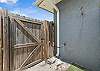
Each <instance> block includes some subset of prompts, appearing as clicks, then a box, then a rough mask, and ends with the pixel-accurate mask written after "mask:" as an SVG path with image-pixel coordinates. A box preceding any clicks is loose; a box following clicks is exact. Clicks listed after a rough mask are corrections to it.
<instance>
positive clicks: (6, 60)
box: [2, 10, 10, 71]
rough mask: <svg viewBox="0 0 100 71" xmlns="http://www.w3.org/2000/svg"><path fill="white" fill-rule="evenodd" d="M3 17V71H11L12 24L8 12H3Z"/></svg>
mask: <svg viewBox="0 0 100 71" xmlns="http://www.w3.org/2000/svg"><path fill="white" fill-rule="evenodd" d="M2 16H3V71H10V23H9V18H8V11H7V10H2Z"/></svg>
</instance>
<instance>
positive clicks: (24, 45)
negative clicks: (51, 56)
mask: <svg viewBox="0 0 100 71" xmlns="http://www.w3.org/2000/svg"><path fill="white" fill-rule="evenodd" d="M37 45H38V44H37V43H26V44H16V45H14V48H15V49H20V48H27V47H33V46H37Z"/></svg>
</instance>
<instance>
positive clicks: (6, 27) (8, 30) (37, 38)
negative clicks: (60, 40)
mask: <svg viewBox="0 0 100 71" xmlns="http://www.w3.org/2000/svg"><path fill="white" fill-rule="evenodd" d="M0 23H1V26H0V27H1V30H0V31H1V32H2V33H1V34H0V35H1V39H0V40H1V42H0V44H1V45H0V53H1V54H0V55H1V57H0V59H1V60H0V62H1V63H0V65H1V64H2V65H1V66H0V68H1V70H0V71H22V70H23V69H26V68H29V67H31V66H33V65H35V64H37V63H39V62H41V61H42V60H46V59H47V58H49V57H51V56H53V49H52V47H51V43H53V40H52V39H50V38H51V37H50V35H51V34H50V30H49V27H50V26H49V25H48V24H50V22H48V21H39V20H33V19H29V18H27V17H23V16H19V15H15V14H11V13H8V11H7V10H1V11H0ZM51 41H52V42H51ZM52 46H53V44H52ZM2 54H3V57H2Z"/></svg>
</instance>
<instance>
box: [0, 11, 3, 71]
mask: <svg viewBox="0 0 100 71" xmlns="http://www.w3.org/2000/svg"><path fill="white" fill-rule="evenodd" d="M2 23H3V22H2V17H1V10H0V71H3V52H2Z"/></svg>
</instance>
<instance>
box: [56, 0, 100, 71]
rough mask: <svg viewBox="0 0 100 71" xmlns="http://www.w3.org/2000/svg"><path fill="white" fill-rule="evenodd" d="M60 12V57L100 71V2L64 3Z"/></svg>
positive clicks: (61, 4) (94, 70)
mask: <svg viewBox="0 0 100 71" xmlns="http://www.w3.org/2000/svg"><path fill="white" fill-rule="evenodd" d="M58 7H59V9H60V46H61V48H60V57H61V59H63V60H65V61H66V62H74V63H78V64H80V65H82V66H84V67H86V68H88V69H89V70H91V71H100V0H63V2H61V3H60V4H58Z"/></svg>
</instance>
